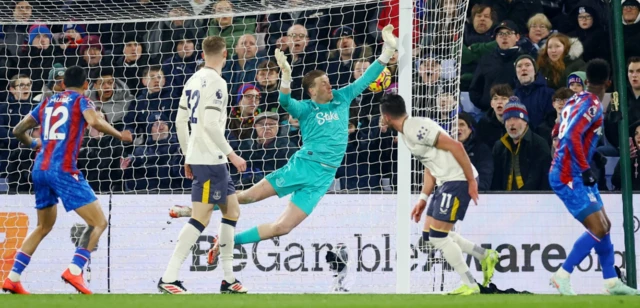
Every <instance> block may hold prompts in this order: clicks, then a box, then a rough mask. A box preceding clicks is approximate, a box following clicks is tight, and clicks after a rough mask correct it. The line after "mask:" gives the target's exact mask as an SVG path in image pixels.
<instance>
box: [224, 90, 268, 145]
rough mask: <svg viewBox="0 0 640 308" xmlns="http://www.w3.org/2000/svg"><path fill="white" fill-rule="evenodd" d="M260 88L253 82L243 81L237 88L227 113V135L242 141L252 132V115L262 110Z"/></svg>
mask: <svg viewBox="0 0 640 308" xmlns="http://www.w3.org/2000/svg"><path fill="white" fill-rule="evenodd" d="M260 96H261V94H260V89H258V87H256V85H254V84H253V83H245V84H242V86H240V88H239V89H238V95H237V96H236V99H235V104H234V106H233V107H232V108H231V113H230V114H229V118H230V120H229V135H230V136H233V137H235V139H236V140H239V141H242V140H244V139H247V138H251V134H253V125H254V122H255V121H254V120H255V119H254V117H255V116H257V115H258V114H259V113H261V112H262V110H261V109H260V108H258V106H259V105H260Z"/></svg>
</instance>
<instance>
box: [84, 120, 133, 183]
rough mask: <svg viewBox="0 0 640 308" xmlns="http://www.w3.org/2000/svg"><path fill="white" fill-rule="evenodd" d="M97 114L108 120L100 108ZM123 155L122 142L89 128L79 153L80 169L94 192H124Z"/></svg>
mask: <svg viewBox="0 0 640 308" xmlns="http://www.w3.org/2000/svg"><path fill="white" fill-rule="evenodd" d="M96 113H97V114H98V116H99V117H101V118H102V119H105V120H106V118H105V115H104V113H102V111H100V109H99V108H98V109H96ZM123 154H124V148H123V146H122V142H120V141H119V140H117V139H115V138H113V137H112V136H110V135H105V134H104V133H101V132H99V131H98V130H96V129H94V128H93V127H91V126H88V127H87V133H86V135H85V137H84V140H83V142H82V147H80V150H79V152H78V169H80V170H81V171H82V173H83V174H84V175H85V178H86V179H87V182H89V185H90V186H91V188H92V189H93V190H94V191H96V192H102V193H104V192H110V191H122V170H120V168H119V166H120V157H122V156H123Z"/></svg>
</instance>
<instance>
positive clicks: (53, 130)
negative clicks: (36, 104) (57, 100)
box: [43, 106, 69, 140]
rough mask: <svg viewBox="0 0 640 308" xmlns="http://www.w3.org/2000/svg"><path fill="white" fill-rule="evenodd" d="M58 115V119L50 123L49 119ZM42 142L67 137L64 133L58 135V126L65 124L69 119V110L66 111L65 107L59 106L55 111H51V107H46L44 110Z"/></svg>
mask: <svg viewBox="0 0 640 308" xmlns="http://www.w3.org/2000/svg"><path fill="white" fill-rule="evenodd" d="M58 115H59V116H60V117H59V118H57V120H54V122H53V123H51V120H52V119H51V118H53V117H58ZM44 116H45V118H44V129H43V130H44V138H43V139H44V140H64V139H65V138H66V137H67V134H65V133H59V132H58V128H60V126H62V125H64V124H65V123H67V120H68V119H69V109H67V107H63V106H59V107H58V108H56V109H53V107H46V108H44Z"/></svg>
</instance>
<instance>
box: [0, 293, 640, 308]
mask: <svg viewBox="0 0 640 308" xmlns="http://www.w3.org/2000/svg"><path fill="white" fill-rule="evenodd" d="M0 303H2V305H1V306H2V307H60V308H70V307H85V308H86V307H91V308H102V307H105V308H106V307H117V308H125V307H152V308H160V307H170V308H176V307H207V308H210V307H229V308H239V307H255V308H266V307H278V308H282V307H302V308H312V307H330V308H337V307H437V308H441V307H474V308H479V307H492V308H504V307H518V308H520V307H545V308H546V307H565V308H566V307H580V308H582V307H599V308H604V307H607V308H608V307H640V296H635V297H634V296H623V297H614V296H605V295H583V296H574V297H562V296H559V295H477V296H465V297H454V296H444V295H373V294H344V295H324V294H302V295H280V294H258V295H256V294H249V295H219V294H216V295H214V294H212V295H160V294H157V295H144V294H143V295H124V294H111V295H91V296H84V295H29V296H16V295H6V296H0Z"/></svg>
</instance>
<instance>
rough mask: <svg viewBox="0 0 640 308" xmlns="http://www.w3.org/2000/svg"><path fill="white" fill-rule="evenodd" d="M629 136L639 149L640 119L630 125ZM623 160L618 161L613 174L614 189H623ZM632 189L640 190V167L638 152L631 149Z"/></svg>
mask: <svg viewBox="0 0 640 308" xmlns="http://www.w3.org/2000/svg"><path fill="white" fill-rule="evenodd" d="M629 136H630V137H631V142H632V147H633V148H635V149H638V148H639V147H640V121H636V122H634V123H632V124H631V126H630V127H629ZM621 163H622V161H620V160H619V161H618V163H617V164H616V167H615V168H614V169H613V176H611V184H612V185H613V187H614V190H622V171H621V170H620V169H621V168H620V164H621ZM630 166H631V189H632V190H633V191H637V190H640V169H639V166H640V164H638V153H637V150H636V151H631V163H630Z"/></svg>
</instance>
